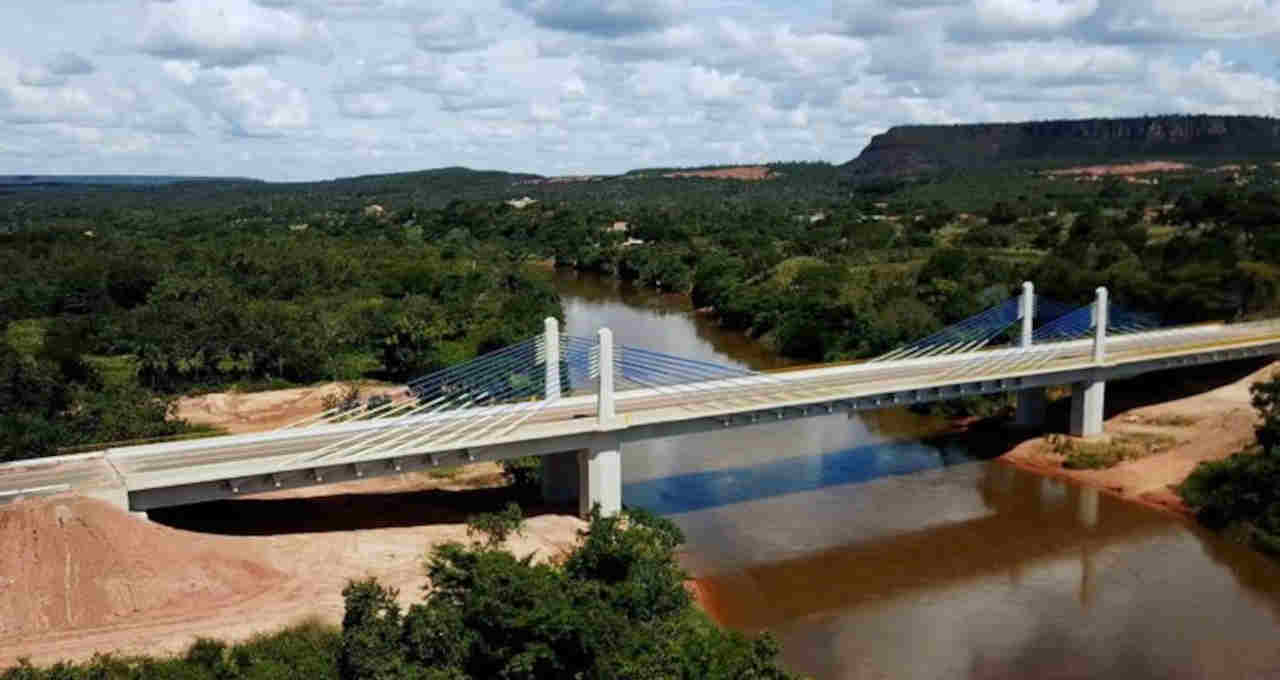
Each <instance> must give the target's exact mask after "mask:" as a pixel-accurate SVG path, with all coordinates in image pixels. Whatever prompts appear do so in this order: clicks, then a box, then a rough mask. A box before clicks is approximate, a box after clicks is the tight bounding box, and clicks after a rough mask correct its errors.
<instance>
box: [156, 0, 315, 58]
mask: <svg viewBox="0 0 1280 680" xmlns="http://www.w3.org/2000/svg"><path fill="white" fill-rule="evenodd" d="M329 40H330V38H329V32H328V29H327V27H326V26H325V24H324V23H323V22H320V21H314V20H311V19H307V18H305V17H303V16H301V15H299V14H297V13H295V12H293V11H290V10H288V9H279V8H275V7H265V6H263V5H260V4H257V3H254V2H252V1H251V0H219V1H218V2H205V1H204V0H171V1H169V2H155V1H153V2H149V3H147V4H146V18H145V25H144V28H143V30H142V37H141V39H140V41H139V49H140V50H141V51H142V52H145V53H146V54H150V55H153V56H157V57H162V58H165V59H182V60H188V61H196V62H199V63H201V64H203V65H206V66H242V65H244V64H248V63H251V62H255V61H261V60H264V59H270V58H275V57H279V56H282V55H301V56H308V57H312V58H314V57H324V56H327V55H328V54H329V52H328V50H329Z"/></svg>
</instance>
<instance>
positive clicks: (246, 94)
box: [187, 66, 311, 137]
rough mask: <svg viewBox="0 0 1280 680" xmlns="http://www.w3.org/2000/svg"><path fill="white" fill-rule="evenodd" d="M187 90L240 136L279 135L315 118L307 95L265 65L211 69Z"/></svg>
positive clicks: (296, 128)
mask: <svg viewBox="0 0 1280 680" xmlns="http://www.w3.org/2000/svg"><path fill="white" fill-rule="evenodd" d="M187 90H188V93H189V96H190V98H191V100H192V101H193V102H195V103H196V104H197V105H198V106H199V107H200V108H201V109H203V110H204V111H206V112H208V113H209V114H211V115H212V116H214V117H215V118H216V119H218V121H220V122H221V123H222V124H223V125H224V126H225V128H226V130H227V131H228V132H230V133H231V134H233V135H236V136H242V137H276V136H280V135H283V134H285V133H286V132H290V131H294V130H299V129H302V128H305V127H306V126H307V125H308V124H309V123H310V121H311V104H310V101H309V100H308V98H307V96H306V94H305V93H304V92H303V91H302V90H301V89H299V88H298V87H296V86H294V85H292V84H290V83H287V82H285V81H283V80H280V79H278V78H275V77H273V76H272V75H271V74H270V73H269V72H268V71H267V69H266V68H264V67H262V66H243V67H239V68H222V67H215V68H211V69H207V70H204V71H201V72H199V73H198V74H197V75H196V78H195V80H194V81H192V83H191V84H190V85H188V86H187Z"/></svg>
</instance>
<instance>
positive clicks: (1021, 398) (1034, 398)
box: [1014, 387, 1049, 427]
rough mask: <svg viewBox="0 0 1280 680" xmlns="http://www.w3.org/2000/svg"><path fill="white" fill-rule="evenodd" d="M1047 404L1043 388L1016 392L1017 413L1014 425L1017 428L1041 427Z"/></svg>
mask: <svg viewBox="0 0 1280 680" xmlns="http://www.w3.org/2000/svg"><path fill="white" fill-rule="evenodd" d="M1048 404H1049V400H1048V397H1046V396H1045V392H1044V388H1043V387H1032V388H1031V389H1026V390H1018V411H1017V414H1016V415H1015V416H1014V423H1015V424H1017V425H1018V426H1019V427H1043V426H1044V414H1045V411H1046V410H1047V409H1048Z"/></svg>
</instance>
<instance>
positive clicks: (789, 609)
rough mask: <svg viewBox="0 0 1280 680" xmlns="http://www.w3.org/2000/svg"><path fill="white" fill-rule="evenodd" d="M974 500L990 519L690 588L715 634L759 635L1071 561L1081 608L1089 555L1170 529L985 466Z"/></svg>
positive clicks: (1091, 571)
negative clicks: (722, 630) (718, 628)
mask: <svg viewBox="0 0 1280 680" xmlns="http://www.w3.org/2000/svg"><path fill="white" fill-rule="evenodd" d="M979 491H980V495H981V498H982V501H983V503H984V504H985V505H986V507H987V508H988V509H989V510H990V511H991V514H988V515H985V516H982V517H979V518H976V519H971V520H967V521H963V522H953V523H948V524H942V525H940V526H936V527H930V528H926V529H919V530H916V531H909V532H905V533H898V534H894V535H891V536H888V537H884V538H878V539H873V540H870V541H864V542H859V543H854V544H850V545H844V546H840V547H837V548H831V549H828V550H823V551H820V552H815V553H809V554H805V555H803V556H800V557H796V558H793V559H785V560H780V561H776V562H769V563H762V564H754V565H749V566H746V567H744V568H742V569H735V570H731V571H725V572H722V573H718V574H712V575H710V576H707V577H704V578H701V579H700V586H701V591H702V596H703V598H704V604H705V605H706V607H707V609H708V610H709V611H711V612H712V613H713V615H714V616H715V617H716V618H717V619H718V620H719V621H720V622H721V623H723V624H725V625H728V626H732V627H734V628H739V629H743V630H760V629H765V628H769V627H772V626H775V625H777V624H779V623H782V622H785V621H791V620H795V619H799V618H803V617H808V616H813V615H821V614H822V613H824V612H835V611H839V610H844V609H848V608H852V607H856V606H857V605H859V604H869V603H873V602H875V601H884V600H889V599H895V598H898V597H901V596H904V595H906V594H908V593H913V592H918V591H927V590H930V589H944V588H950V587H953V586H955V585H957V584H962V583H966V582H971V581H975V580H978V579H982V578H985V577H990V576H993V575H998V574H1006V575H1007V576H1008V578H1009V579H1010V580H1012V581H1014V582H1017V581H1019V580H1020V578H1021V574H1022V572H1023V571H1024V570H1025V569H1026V568H1027V567H1030V566H1032V565H1036V564H1041V563H1044V562H1046V561H1050V560H1054V559H1061V558H1066V557H1070V556H1072V555H1078V557H1079V564H1080V568H1079V571H1080V584H1079V599H1080V601H1081V603H1082V604H1085V605H1088V604H1089V603H1091V602H1092V601H1093V600H1094V598H1095V597H1096V595H1097V588H1098V586H1097V574H1096V571H1097V567H1096V563H1095V559H1094V556H1095V554H1096V553H1097V552H1098V551H1100V550H1101V549H1102V548H1103V547H1105V546H1107V545H1108V544H1112V543H1114V542H1116V541H1117V540H1119V539H1141V538H1146V537H1151V536H1156V535H1161V534H1166V533H1169V532H1171V531H1176V530H1178V529H1177V525H1175V524H1171V522H1170V520H1169V519H1168V518H1167V517H1164V516H1162V515H1160V514H1158V513H1156V512H1155V511H1150V510H1146V509H1145V508H1134V507H1130V506H1128V505H1126V504H1123V503H1121V502H1120V501H1117V500H1114V499H1111V498H1109V497H1106V496H1100V494H1099V493H1098V491H1097V490H1094V489H1087V488H1082V487H1077V486H1075V485H1072V484H1067V483H1065V482H1061V481H1057V480H1051V479H1047V478H1041V477H1034V476H1031V475H1027V474H1021V473H1019V472H1018V471H1017V470H1016V469H1014V468H1012V467H1010V466H1008V465H1005V464H1000V463H993V464H989V465H987V466H986V470H985V471H984V473H983V476H982V481H981V484H980V486H979ZM992 537H999V542H998V543H992V542H991V540H992Z"/></svg>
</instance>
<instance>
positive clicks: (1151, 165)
mask: <svg viewBox="0 0 1280 680" xmlns="http://www.w3.org/2000/svg"><path fill="white" fill-rule="evenodd" d="M1189 169H1191V166H1190V165H1187V164H1186V163H1174V162H1171V161H1144V162H1142V163H1116V164H1112V165H1086V166H1080V167H1075V168H1065V169H1062V170H1050V171H1049V172H1047V173H1045V174H1047V175H1050V176H1054V177H1058V176H1074V175H1083V176H1087V177H1109V176H1116V177H1127V176H1130V175H1145V174H1147V173H1152V172H1178V171H1181V170H1189Z"/></svg>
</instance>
